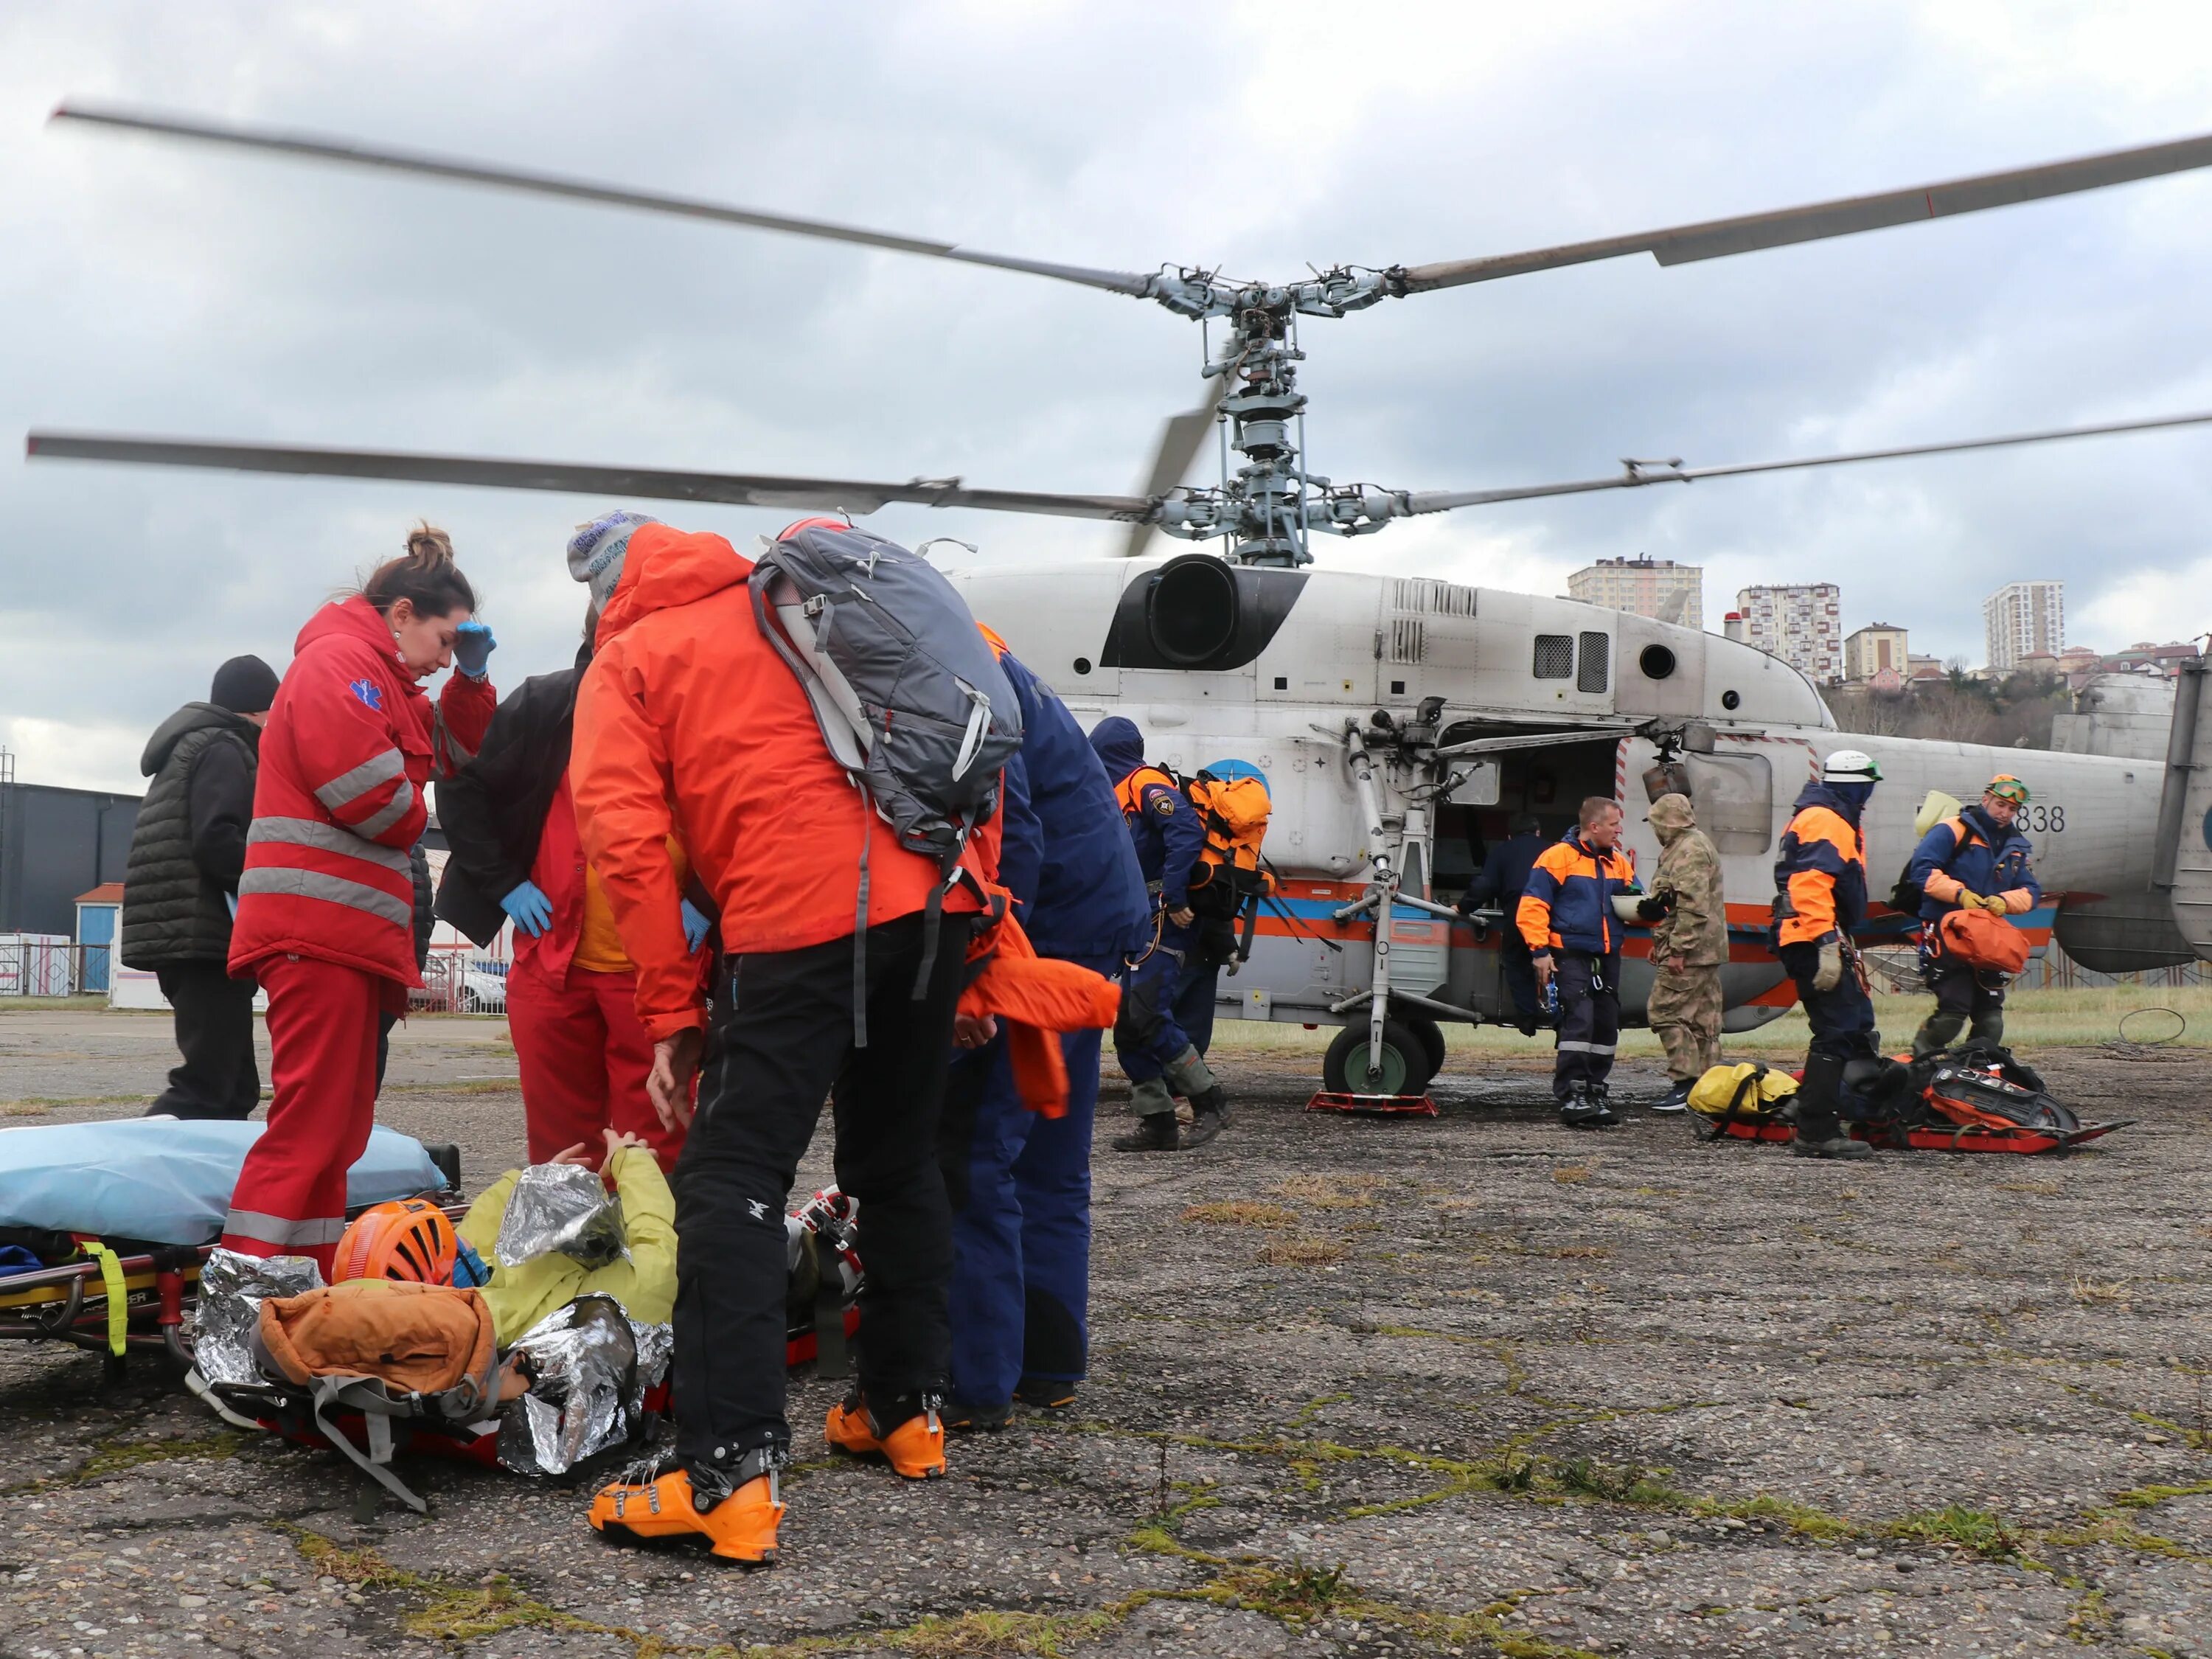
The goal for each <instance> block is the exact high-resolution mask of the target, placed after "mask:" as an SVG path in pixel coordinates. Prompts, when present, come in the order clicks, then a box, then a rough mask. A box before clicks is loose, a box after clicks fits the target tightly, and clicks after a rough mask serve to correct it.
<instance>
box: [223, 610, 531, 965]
mask: <svg viewBox="0 0 2212 1659" xmlns="http://www.w3.org/2000/svg"><path fill="white" fill-rule="evenodd" d="M495 701H496V695H495V693H494V692H493V690H492V689H491V686H490V684H489V683H488V682H484V681H477V680H471V679H469V678H466V677H465V676H464V675H460V674H456V675H454V676H453V679H452V681H451V682H449V683H448V684H447V687H446V690H445V693H444V695H443V696H441V705H442V706H443V707H444V708H445V711H446V718H447V723H448V724H449V725H451V726H454V727H456V728H461V729H465V730H466V731H468V732H470V733H471V734H472V735H474V736H476V737H477V738H482V736H483V728H484V726H487V725H489V722H490V719H491V708H492V705H493V704H494V702H495ZM431 768H432V744H431V729H430V714H429V700H428V698H427V697H425V696H423V694H422V688H421V687H420V686H418V685H417V684H416V683H415V681H414V679H413V678H412V677H411V676H410V674H409V673H408V672H407V671H406V668H405V666H404V665H403V664H402V663H401V661H400V659H399V653H398V650H397V649H395V648H394V647H393V645H392V630H391V629H389V628H387V627H386V625H385V622H384V619H383V617H380V616H379V615H378V614H377V613H376V611H375V608H374V606H372V605H370V604H369V603H368V600H367V599H362V597H361V596H360V595H358V594H356V595H355V596H354V597H353V598H351V599H344V600H342V601H340V602H339V603H337V604H335V605H325V606H324V607H323V608H322V609H321V610H320V611H317V612H316V613H315V615H314V616H313V617H310V618H309V619H308V622H307V626H306V627H305V628H303V629H301V630H300V637H299V639H298V640H297V641H295V643H294V645H293V658H292V665H291V666H290V667H289V669H287V670H286V671H285V673H284V679H283V684H281V685H279V686H278V687H277V690H276V702H275V703H274V704H273V705H272V706H271V707H270V711H269V724H268V726H267V727H266V729H265V730H264V731H263V732H262V734H261V744H260V770H259V772H258V775H257V776H256V778H255V781H254V791H253V825H252V829H249V830H248V831H247V832H246V872H245V874H244V875H242V876H241V877H240V878H239V884H238V919H237V921H236V923H235V925H234V927H233V929H232V932H231V940H230V971H231V972H232V974H233V975H245V974H246V973H247V972H250V971H251V969H252V967H253V965H254V964H255V963H258V962H261V961H264V960H265V959H266V958H268V957H272V956H278V955H285V956H299V957H313V958H314V959H315V960H317V961H319V962H331V963H342V964H343V965H344V966H347V967H349V968H358V969H362V971H364V972H366V973H371V974H374V975H379V976H380V977H381V978H384V979H387V980H392V981H397V982H398V983H399V984H401V985H420V984H421V983H422V975H421V974H420V973H419V972H418V970H417V967H416V957H415V926H414V924H415V881H414V875H413V871H412V868H411V864H410V860H409V857H408V849H409V848H411V847H412V846H413V845H414V844H415V842H416V840H417V839H418V838H419V837H420V836H421V835H422V828H423V824H424V822H425V819H426V816H427V814H426V811H425V808H424V804H423V799H422V790H423V787H424V786H425V785H426V784H428V782H429V781H430V775H431Z"/></svg>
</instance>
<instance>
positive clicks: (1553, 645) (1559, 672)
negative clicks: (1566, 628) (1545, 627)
mask: <svg viewBox="0 0 2212 1659" xmlns="http://www.w3.org/2000/svg"><path fill="white" fill-rule="evenodd" d="M1574 671H1575V641H1574V635H1571V634H1539V635H1536V663H1535V668H1534V673H1535V676H1536V678H1538V679H1540V680H1563V679H1565V678H1567V677H1568V676H1569V675H1571V674H1572V673H1573V672H1574Z"/></svg>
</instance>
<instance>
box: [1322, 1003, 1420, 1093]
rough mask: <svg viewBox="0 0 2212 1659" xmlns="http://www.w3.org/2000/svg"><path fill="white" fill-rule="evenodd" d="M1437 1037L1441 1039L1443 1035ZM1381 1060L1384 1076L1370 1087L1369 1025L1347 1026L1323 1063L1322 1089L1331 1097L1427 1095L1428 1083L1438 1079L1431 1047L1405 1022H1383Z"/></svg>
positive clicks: (1332, 1044) (1332, 1045) (1329, 1049)
mask: <svg viewBox="0 0 2212 1659" xmlns="http://www.w3.org/2000/svg"><path fill="white" fill-rule="evenodd" d="M1437 1036H1438V1037H1439V1038H1441V1037H1442V1036H1443V1033H1442V1032H1439V1033H1437ZM1378 1058H1379V1062H1380V1063H1379V1068H1378V1069H1380V1071H1381V1072H1382V1073H1383V1075H1382V1077H1381V1078H1380V1079H1377V1080H1376V1082H1375V1083H1373V1084H1371V1085H1370V1083H1369V1082H1368V1080H1367V1022H1366V1021H1364V1020H1362V1021H1361V1022H1360V1023H1359V1024H1357V1025H1347V1026H1346V1027H1345V1028H1344V1029H1343V1030H1340V1031H1339V1032H1338V1033H1337V1034H1336V1038H1335V1041H1334V1042H1331V1043H1330V1044H1329V1045H1328V1054H1327V1056H1325V1057H1324V1058H1323V1059H1322V1063H1321V1077H1322V1087H1323V1088H1325V1089H1327V1090H1328V1091H1329V1092H1330V1093H1331V1094H1342V1095H1419V1094H1425V1093H1426V1092H1427V1091H1428V1087H1429V1079H1431V1077H1433V1076H1435V1075H1436V1067H1435V1066H1432V1065H1431V1064H1430V1062H1429V1048H1428V1044H1427V1043H1426V1042H1424V1041H1423V1040H1422V1038H1421V1037H1420V1036H1419V1034H1418V1033H1416V1032H1414V1031H1412V1030H1408V1029H1407V1026H1406V1024H1404V1023H1403V1022H1402V1021H1399V1020H1395V1019H1392V1020H1386V1021H1384V1022H1383V1052H1382V1054H1381V1055H1380V1056H1379V1057H1378Z"/></svg>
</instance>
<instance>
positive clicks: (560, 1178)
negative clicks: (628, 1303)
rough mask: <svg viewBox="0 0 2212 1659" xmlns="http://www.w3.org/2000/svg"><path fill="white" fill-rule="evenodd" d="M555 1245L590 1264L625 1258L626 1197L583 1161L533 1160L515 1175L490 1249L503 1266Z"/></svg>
mask: <svg viewBox="0 0 2212 1659" xmlns="http://www.w3.org/2000/svg"><path fill="white" fill-rule="evenodd" d="M555 1250H558V1251H559V1252H560V1253H561V1254H562V1255H566V1256H570V1257H573V1258H574V1260H576V1261H580V1262H582V1263H583V1264H584V1266H586V1267H608V1266H610V1265H611V1264H612V1263H614V1262H616V1261H627V1260H628V1259H629V1244H628V1243H625V1242H624V1240H623V1212H622V1200H620V1199H618V1198H617V1197H616V1196H615V1195H614V1194H612V1193H611V1192H609V1191H608V1190H607V1188H606V1185H605V1182H602V1181H601V1180H600V1179H599V1176H598V1175H597V1174H595V1173H594V1172H593V1171H592V1170H586V1169H584V1168H583V1167H581V1166H580V1165H579V1164H532V1165H531V1166H530V1167H529V1168H528V1169H526V1170H524V1171H523V1172H522V1173H521V1175H520V1176H517V1177H516V1178H515V1182H514V1192H513V1195H512V1196H510V1197H509V1198H508V1199H507V1214H506V1215H505V1217H504V1218H501V1222H500V1224H499V1242H498V1243H496V1244H495V1245H494V1246H493V1247H492V1253H493V1254H494V1255H496V1256H498V1257H499V1260H500V1265H501V1267H520V1266H521V1265H522V1264H523V1263H524V1262H526V1261H529V1260H530V1259H531V1258H532V1257H533V1256H540V1255H546V1254H548V1253H549V1252H551V1251H555Z"/></svg>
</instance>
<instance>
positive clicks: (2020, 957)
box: [1936, 910, 2027, 974]
mask: <svg viewBox="0 0 2212 1659" xmlns="http://www.w3.org/2000/svg"><path fill="white" fill-rule="evenodd" d="M1936 937H1937V938H1938V939H1941V940H1942V944H1943V954H1944V955H1945V956H1947V957H1954V958H1956V959H1957V960H1958V961H1960V962H1963V963H1966V966H1967V967H1969V968H1979V969H1984V971H1986V972H1989V973H1992V974H2016V973H2018V972H2020V971H2021V969H2023V968H2025V967H2027V934H2025V933H2021V931H2020V929H2019V928H2017V927H2014V926H2013V925H2012V924H2011V923H2010V922H2008V921H2006V920H2005V919H2004V918H2003V917H2002V916H1993V915H1990V913H1989V912H1988V911H1986V910H1954V911H1952V912H1951V914H1950V915H1948V916H1946V917H1944V918H1943V920H1942V921H1939V922H1937V923H1936Z"/></svg>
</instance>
